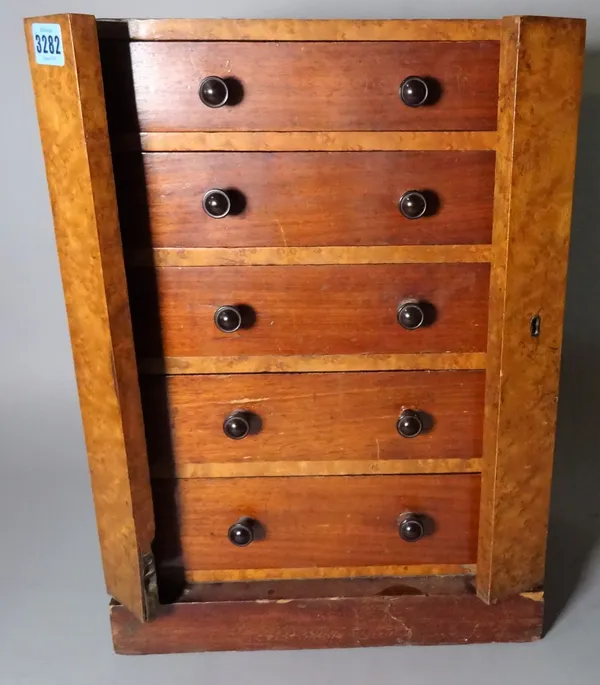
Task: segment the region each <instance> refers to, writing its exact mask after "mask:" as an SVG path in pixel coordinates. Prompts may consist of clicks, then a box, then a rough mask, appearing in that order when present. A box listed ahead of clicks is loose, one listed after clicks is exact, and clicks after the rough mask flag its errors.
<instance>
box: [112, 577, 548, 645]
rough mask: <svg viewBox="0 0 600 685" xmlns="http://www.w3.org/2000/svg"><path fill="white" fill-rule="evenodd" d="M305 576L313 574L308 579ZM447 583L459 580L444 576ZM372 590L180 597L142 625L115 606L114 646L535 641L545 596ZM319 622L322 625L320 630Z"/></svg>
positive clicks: (122, 609)
mask: <svg viewBox="0 0 600 685" xmlns="http://www.w3.org/2000/svg"><path fill="white" fill-rule="evenodd" d="M302 582H303V583H306V582H307V581H302ZM440 584H441V585H446V584H450V585H451V586H452V590H453V589H454V585H455V581H454V579H449V578H443V579H440ZM398 585H399V586H400V594H391V593H390V594H383V595H374V596H373V595H371V596H364V597H361V596H358V597H357V596H353V597H339V596H337V595H332V596H331V597H315V598H306V597H302V598H300V599H291V600H288V599H264V600H263V599H261V600H257V601H243V600H242V601H214V602H211V601H200V602H178V603H176V604H170V605H168V606H165V607H163V609H162V613H161V616H160V618H159V620H157V621H155V622H154V623H151V624H147V625H142V624H140V623H138V622H137V621H136V620H135V619H134V618H133V617H132V616H131V614H129V613H128V611H127V610H126V609H125V608H124V607H121V606H112V607H111V625H112V631H113V642H114V646H115V651H116V652H118V653H120V654H166V653H173V652H203V651H224V650H237V651H240V650H255V649H318V648H334V647H335V648H340V647H375V646H385V645H396V646H397V645H440V644H467V643H486V642H529V641H531V640H537V639H539V638H540V637H541V632H542V618H543V610H544V603H543V601H535V600H533V599H530V598H528V597H523V596H521V595H517V596H516V597H512V598H510V599H508V600H505V601H503V602H499V603H498V604H494V605H492V606H488V605H486V604H484V603H483V602H482V601H481V600H479V599H478V598H477V597H476V596H475V595H474V594H473V593H472V592H470V591H469V590H462V591H460V590H459V591H456V592H453V591H450V592H445V593H444V592H441V591H438V592H420V591H419V590H418V588H416V592H417V593H419V594H414V593H413V594H410V593H409V592H404V591H403V590H404V588H405V586H404V584H403V581H402V580H400V582H399V583H398ZM316 626H317V627H318V629H316Z"/></svg>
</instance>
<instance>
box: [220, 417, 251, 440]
mask: <svg viewBox="0 0 600 685" xmlns="http://www.w3.org/2000/svg"><path fill="white" fill-rule="evenodd" d="M252 418H253V416H252V414H251V413H250V412H248V411H234V412H233V413H232V414H230V415H229V416H228V417H227V418H226V419H225V421H223V433H225V435H226V436H227V437H228V438H231V439H232V440H241V439H242V438H245V437H246V436H247V435H249V434H250V425H251V422H252Z"/></svg>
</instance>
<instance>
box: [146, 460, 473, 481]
mask: <svg viewBox="0 0 600 685" xmlns="http://www.w3.org/2000/svg"><path fill="white" fill-rule="evenodd" d="M316 459H317V460H316V461H312V460H311V461H256V462H250V463H246V462H220V463H219V462H211V463H201V464H198V463H187V464H178V465H177V466H174V465H173V464H170V463H163V464H158V465H154V466H152V477H153V478H231V477H232V476H235V477H236V478H256V477H257V476H360V475H371V476H373V475H377V474H400V473H402V474H415V473H479V472H480V471H481V458H479V457H473V458H472V459H463V458H461V457H456V458H440V457H432V458H431V459H373V460H370V461H369V460H365V459H338V460H332V461H321V460H320V458H319V457H317V458H316Z"/></svg>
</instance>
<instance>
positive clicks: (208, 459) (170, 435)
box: [141, 371, 485, 466]
mask: <svg viewBox="0 0 600 685" xmlns="http://www.w3.org/2000/svg"><path fill="white" fill-rule="evenodd" d="M484 384H485V373H484V372H483V371H446V372H443V371H441V372H440V371H438V372H428V371H415V372H409V371H400V372H377V373H330V374H327V373H325V374H237V375H199V376H169V377H166V378H161V377H156V376H150V377H145V378H143V379H142V383H141V388H142V400H143V405H144V418H145V423H146V432H147V435H148V449H149V452H150V459H151V461H152V462H153V463H154V464H157V465H159V466H161V465H162V466H169V464H170V463H172V462H174V463H175V464H176V465H182V464H194V463H212V462H244V463H248V462H249V461H285V460H323V459H368V460H375V459H413V458H452V457H457V458H472V457H479V456H481V448H482V430H483V402H484ZM407 410H408V412H411V411H415V412H416V413H417V418H416V421H417V425H418V422H419V421H420V422H421V424H422V432H421V433H420V434H418V435H416V436H415V437H408V438H407V437H403V436H402V435H401V433H400V432H399V431H398V429H397V425H396V424H397V422H398V419H399V417H400V416H401V415H402V414H403V413H405V412H406V411H407ZM232 416H233V417H235V416H241V420H242V423H243V425H244V426H245V425H246V423H247V424H248V426H249V428H250V431H249V433H248V434H247V435H245V436H244V437H243V438H241V439H239V437H238V435H236V434H234V435H233V438H236V437H237V438H238V439H232V437H231V431H230V430H229V429H228V426H224V423H225V422H226V421H227V419H228V417H232Z"/></svg>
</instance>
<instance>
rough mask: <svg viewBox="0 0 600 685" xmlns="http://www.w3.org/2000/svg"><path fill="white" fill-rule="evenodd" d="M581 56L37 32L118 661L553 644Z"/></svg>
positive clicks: (383, 39)
mask: <svg viewBox="0 0 600 685" xmlns="http://www.w3.org/2000/svg"><path fill="white" fill-rule="evenodd" d="M584 32H585V22H584V21H582V20H577V19H558V18H541V17H507V18H505V19H501V20H497V21H496V20H494V21H480V20H460V21H454V20H446V21H440V20H435V21H433V20H425V21H401V20H394V21H296V20H252V21H246V20H235V21H234V20H220V19H219V20H139V21H134V20H130V21H97V20H96V19H95V18H94V17H92V16H84V15H68V14H63V15H55V16H50V17H38V18H35V19H29V20H27V21H26V37H27V44H28V48H29V55H30V63H31V70H32V74H33V83H34V88H35V95H36V102H37V110H38V117H39V125H40V131H41V138H42V146H43V151H44V157H45V161H46V168H47V175H48V184H49V189H50V196H51V201H52V211H53V215H54V225H55V230H56V241H57V246H58V252H59V255H60V265H61V272H62V279H63V284H64V290H65V299H66V304H67V312H68V319H69V326H70V332H71V342H72V347H73V355H74V361H75V369H76V374H77V382H78V389H79V399H80V403H81V411H82V415H83V425H84V430H85V437H86V444H87V451H88V457H89V463H90V470H91V475H92V485H93V493H94V500H95V507H96V514H97V520H98V530H99V537H100V546H101V551H102V560H103V565H104V573H105V577H106V585H107V589H108V593H109V594H110V596H111V597H112V598H113V602H112V604H111V609H110V611H111V621H112V631H113V638H114V644H115V648H116V650H117V651H118V652H122V653H128V654H139V653H149V652H184V651H200V650H236V649H240V650H241V649H288V648H301V647H345V646H362V645H390V644H448V643H461V642H489V641H525V640H531V639H535V638H536V637H539V636H540V633H541V627H542V615H543V590H542V582H543V575H544V557H545V549H546V529H547V518H548V506H549V496H550V481H551V471H552V459H553V450H554V430H555V421H556V401H557V390H558V374H559V364H560V350H561V338H562V319H563V305H564V289H565V279H566V270H567V252H568V244H569V224H570V218H571V201H572V187H573V174H574V166H575V149H576V135H577V119H578V110H579V98H580V82H581V72H582V58H583V46H584Z"/></svg>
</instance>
